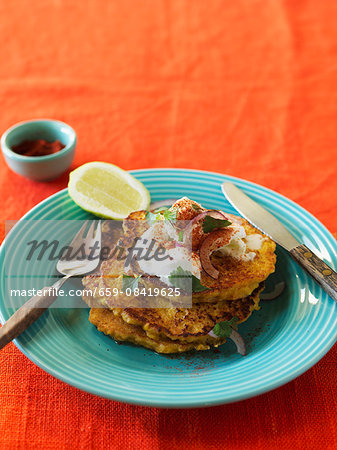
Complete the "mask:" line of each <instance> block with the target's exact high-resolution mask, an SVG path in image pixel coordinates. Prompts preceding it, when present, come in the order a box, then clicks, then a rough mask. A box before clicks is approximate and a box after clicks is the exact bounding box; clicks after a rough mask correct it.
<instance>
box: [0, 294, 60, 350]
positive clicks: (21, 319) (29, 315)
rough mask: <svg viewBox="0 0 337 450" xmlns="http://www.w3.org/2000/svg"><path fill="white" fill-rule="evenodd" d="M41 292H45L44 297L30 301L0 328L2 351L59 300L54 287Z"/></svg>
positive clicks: (36, 297) (33, 298)
mask: <svg viewBox="0 0 337 450" xmlns="http://www.w3.org/2000/svg"><path fill="white" fill-rule="evenodd" d="M50 290H52V291H50ZM41 291H43V292H44V295H41V296H38V295H36V296H35V297H32V298H31V299H29V300H28V301H27V302H26V303H25V304H24V305H22V306H20V308H19V309H18V310H17V311H15V313H14V314H13V315H12V316H11V317H10V318H9V319H8V320H7V322H5V323H4V324H3V325H2V327H1V328H0V350H1V349H2V348H3V347H5V345H7V344H9V343H10V342H11V341H12V340H13V339H15V338H16V337H18V336H19V335H20V334H21V333H23V332H24V331H25V330H26V329H27V328H28V327H29V326H30V325H31V324H32V323H33V322H35V321H36V320H37V319H38V318H39V317H40V316H42V314H43V313H44V312H45V311H46V309H48V308H49V306H50V305H51V304H52V303H54V301H55V300H56V298H57V295H56V289H55V288H54V286H52V287H44V288H43V289H41Z"/></svg>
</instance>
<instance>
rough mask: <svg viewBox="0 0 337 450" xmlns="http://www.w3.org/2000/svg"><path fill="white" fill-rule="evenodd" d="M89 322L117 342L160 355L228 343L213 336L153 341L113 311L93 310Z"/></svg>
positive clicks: (141, 330) (162, 338)
mask: <svg viewBox="0 0 337 450" xmlns="http://www.w3.org/2000/svg"><path fill="white" fill-rule="evenodd" d="M89 321H90V322H91V323H92V324H93V325H95V327H96V328H97V329H98V331H101V332H102V333H104V334H106V335H108V336H111V337H112V338H113V339H115V340H116V341H117V342H123V341H126V342H131V343H133V344H136V345H141V346H143V347H146V348H149V349H151V350H154V351H156V352H158V353H180V352H187V351H190V350H208V349H209V348H210V347H211V346H214V347H218V346H219V345H221V344H223V343H224V342H226V339H220V338H219V339H215V338H213V337H211V336H205V337H204V339H203V340H201V339H200V338H196V339H195V341H194V342H182V341H179V340H174V341H173V340H171V339H168V338H165V337H161V338H160V339H158V340H155V339H151V338H150V337H149V336H148V335H147V334H146V333H145V331H144V330H143V329H142V328H141V327H138V326H135V325H130V324H128V323H126V322H124V320H123V319H122V318H121V317H120V316H116V315H115V314H114V313H113V312H112V311H110V310H109V309H105V308H92V309H91V310H90V314H89Z"/></svg>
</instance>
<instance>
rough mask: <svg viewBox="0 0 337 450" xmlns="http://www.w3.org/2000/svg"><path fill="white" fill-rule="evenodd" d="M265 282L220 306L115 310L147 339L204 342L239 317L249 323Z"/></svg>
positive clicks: (202, 305)
mask: <svg viewBox="0 0 337 450" xmlns="http://www.w3.org/2000/svg"><path fill="white" fill-rule="evenodd" d="M263 288H264V283H261V284H260V285H259V286H258V288H256V289H255V290H254V291H253V292H252V294H251V295H249V296H248V297H245V298H242V299H238V300H235V301H226V300H225V301H219V302H216V303H207V302H206V303H195V304H193V307H192V308H124V309H123V308H112V311H113V313H114V314H115V315H117V316H120V317H121V318H122V319H123V320H124V321H125V322H126V323H128V324H130V325H137V326H140V327H142V328H143V330H144V331H145V332H146V334H147V336H149V337H150V338H152V339H155V340H158V339H161V338H163V337H168V338H170V339H173V340H175V339H179V340H181V341H183V342H193V341H194V340H195V339H196V338H198V337H200V338H201V339H202V338H204V337H205V336H208V333H209V332H210V331H211V330H212V329H213V328H214V326H215V325H216V324H217V323H218V322H222V321H228V320H230V319H232V318H233V317H237V318H238V323H242V322H244V321H246V320H247V319H248V318H249V317H250V315H251V314H252V312H253V311H254V310H258V309H260V307H259V301H260V297H259V295H260V292H261V291H262V290H263Z"/></svg>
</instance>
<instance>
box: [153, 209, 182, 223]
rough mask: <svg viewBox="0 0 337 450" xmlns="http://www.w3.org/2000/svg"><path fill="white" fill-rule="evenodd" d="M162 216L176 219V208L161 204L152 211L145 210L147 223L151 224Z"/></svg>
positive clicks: (166, 218)
mask: <svg viewBox="0 0 337 450" xmlns="http://www.w3.org/2000/svg"><path fill="white" fill-rule="evenodd" d="M162 218H164V219H165V220H170V221H172V220H176V218H177V210H176V209H170V208H167V207H166V206H163V207H161V208H158V209H156V210H155V211H154V212H151V211H147V212H146V220H147V221H148V224H149V225H152V224H153V222H155V221H157V220H161V219H162Z"/></svg>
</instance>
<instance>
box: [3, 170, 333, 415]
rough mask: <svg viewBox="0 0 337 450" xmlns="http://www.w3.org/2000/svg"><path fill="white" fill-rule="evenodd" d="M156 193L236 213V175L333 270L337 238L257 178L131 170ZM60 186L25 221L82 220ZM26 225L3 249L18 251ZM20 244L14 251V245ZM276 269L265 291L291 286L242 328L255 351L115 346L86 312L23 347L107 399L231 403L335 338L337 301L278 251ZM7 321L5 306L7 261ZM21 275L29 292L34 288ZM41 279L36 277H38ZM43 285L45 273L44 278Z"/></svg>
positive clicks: (66, 312) (45, 325)
mask: <svg viewBox="0 0 337 450" xmlns="http://www.w3.org/2000/svg"><path fill="white" fill-rule="evenodd" d="M132 173H133V174H134V175H135V176H136V177H137V178H138V179H139V180H141V181H142V182H143V183H144V184H145V186H146V187H147V188H148V189H149V191H150V193H151V196H152V200H153V201H155V200H162V199H165V198H178V197H181V196H184V195H186V196H188V197H191V198H192V199H194V200H196V201H198V202H200V203H201V204H203V205H204V206H207V207H209V208H221V209H223V210H224V211H227V212H231V213H233V212H235V211H234V210H233V208H232V207H231V206H230V205H229V204H228V202H227V201H226V200H225V198H224V197H223V195H222V193H221V189H220V185H221V183H222V182H223V181H226V180H229V181H234V182H235V183H236V184H237V185H238V186H239V187H240V188H242V189H243V190H244V191H245V192H246V193H247V194H249V195H250V196H252V198H253V199H254V200H256V201H258V202H259V203H261V204H262V205H263V206H265V207H266V208H267V209H269V210H270V211H271V212H272V213H273V214H274V215H275V216H276V217H278V218H279V219H280V220H281V222H283V223H284V224H285V225H286V226H287V227H288V228H289V230H290V231H291V232H292V233H293V234H294V235H295V237H296V238H298V240H299V241H302V242H304V243H305V244H306V245H307V246H308V247H310V248H312V249H313V250H315V251H316V253H317V254H318V255H320V256H321V257H323V258H324V260H325V261H326V262H327V263H328V264H330V265H332V266H333V267H335V268H336V266H337V256H336V255H337V245H336V242H335V240H334V238H333V237H332V235H331V234H330V233H329V232H328V231H327V230H326V229H325V228H324V226H323V225H322V224H321V223H320V222H318V221H317V220H316V219H315V218H314V217H313V216H312V215H310V214H309V213H308V212H307V211H305V210H303V209H302V208H301V207H300V206H298V205H296V204H295V203H293V202H292V201H290V200H288V199H286V198H285V197H282V196H281V195H279V194H277V193H275V192H272V191H270V190H268V189H266V188H263V187H261V186H258V185H256V184H253V183H250V182H247V181H244V180H240V179H236V178H232V177H228V176H225V175H220V174H215V173H209V172H201V171H194V170H178V169H153V170H137V171H133V172H132ZM86 216H87V214H86V213H85V212H84V211H82V210H81V209H79V208H78V207H77V206H76V205H75V203H73V202H72V200H71V199H70V198H69V196H68V194H67V190H63V191H61V192H58V193H57V194H55V195H53V196H52V197H50V198H48V199H46V200H45V201H43V202H42V203H40V204H39V205H37V206H36V207H35V208H33V209H32V210H31V211H30V212H29V213H28V214H26V216H25V218H26V219H83V218H85V217H86ZM22 223H23V222H19V223H18V224H17V225H16V227H15V228H14V229H13V230H12V232H11V233H10V235H9V236H8V238H7V239H6V242H5V243H4V244H3V246H2V247H1V253H0V257H1V261H2V262H3V258H4V252H5V248H7V249H10V247H11V246H14V247H16V246H17V244H18V242H19V240H20V230H21V227H22V225H21V224H22ZM14 247H13V248H14ZM277 256H278V258H277V268H276V273H275V274H274V275H272V276H271V277H270V278H269V279H268V283H267V290H268V289H270V288H271V287H272V286H273V285H274V284H275V283H277V282H278V281H281V280H282V281H285V282H286V286H287V287H286V290H285V291H284V293H283V295H282V296H281V297H280V298H278V299H277V300H274V301H270V302H267V301H264V302H261V304H262V308H261V309H260V311H257V312H255V313H254V314H253V316H252V317H251V318H250V319H249V320H248V321H247V322H246V323H245V324H243V325H242V326H241V328H240V330H241V333H242V334H243V336H244V338H245V340H246V342H247V344H248V355H247V356H245V357H242V356H240V355H238V354H236V353H235V348H234V344H233V343H232V342H228V343H226V344H224V345H223V346H221V347H220V350H218V351H214V350H210V351H208V352H199V353H198V354H186V355H179V356H163V355H158V354H156V353H153V352H152V351H149V350H145V349H143V348H139V347H135V346H132V345H118V344H116V343H115V342H114V341H113V340H111V339H110V338H108V337H106V336H104V335H103V334H101V333H99V332H98V331H97V330H96V329H95V328H94V327H93V326H92V325H91V324H90V323H89V322H88V310H87V309H51V310H49V311H48V312H47V313H46V314H45V315H44V316H42V317H41V318H40V319H39V321H38V322H36V323H35V324H33V325H32V326H31V327H30V328H29V329H28V330H27V331H26V332H25V333H24V334H23V335H21V336H20V337H19V338H18V339H16V341H15V344H16V346H17V347H18V348H19V349H20V350H21V351H22V352H23V353H24V354H25V355H26V356H27V357H28V358H29V359H30V360H32V361H33V362H34V363H35V364H37V365H38V366H40V367H41V368H42V369H44V370H46V371H47V372H49V373H50V374H52V375H54V376H55V377H57V378H59V379H61V380H63V381H65V382H66V383H69V384H71V385H73V386H76V387H78V388H79V389H83V390H84V391H87V392H91V393H93V394H97V395H100V396H103V397H107V398H111V399H114V400H120V401H124V402H130V403H137V404H141V405H151V406H161V407H193V406H208V405H216V404H221V403H229V402H234V401H237V400H242V399H246V398H249V397H253V396H255V395H258V394H261V393H263V392H266V391H269V390H271V389H274V388H276V387H278V386H281V385H282V384H284V383H286V382H288V381H290V380H293V379H294V378H296V377H297V376H298V375H300V374H302V373H303V372H305V371H306V370H308V369H309V368H310V367H311V366H313V365H314V364H315V363H316V362H317V361H318V360H319V359H320V358H322V356H323V355H324V354H325V353H326V352H327V351H328V350H329V348H330V347H331V346H332V345H333V344H334V342H335V341H336V338H337V304H336V303H335V302H333V300H332V299H331V298H329V297H328V296H327V294H326V293H325V292H323V291H322V290H321V289H320V288H319V287H318V286H317V285H316V284H315V283H314V282H313V281H312V280H311V279H310V278H309V277H308V276H307V275H306V274H305V273H304V272H303V271H302V269H301V268H300V267H298V266H297V265H296V263H295V262H293V261H292V260H291V259H290V258H289V256H288V255H287V253H286V252H285V251H283V250H282V249H281V248H278V249H277ZM1 266H2V268H1V289H2V291H1V299H0V313H1V321H2V322H3V321H4V320H6V319H8V317H9V315H10V313H11V311H10V310H9V309H8V307H7V306H6V304H7V302H6V301H5V299H6V298H7V295H8V294H7V292H6V291H5V280H4V277H5V274H4V268H3V264H1ZM32 282H33V283H34V281H32V280H31V279H25V278H23V279H22V287H21V288H22V289H23V288H27V287H28V285H29V287H34V285H32V284H31V283H32ZM35 283H36V281H35ZM40 283H41V286H35V287H42V286H43V285H47V284H48V279H47V278H46V279H45V280H42V281H40Z"/></svg>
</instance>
